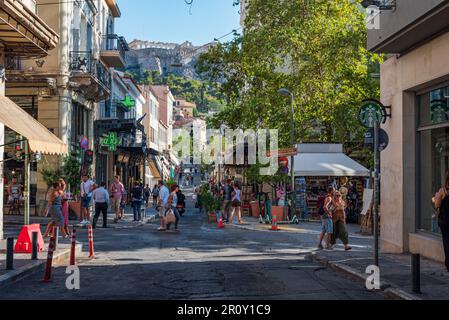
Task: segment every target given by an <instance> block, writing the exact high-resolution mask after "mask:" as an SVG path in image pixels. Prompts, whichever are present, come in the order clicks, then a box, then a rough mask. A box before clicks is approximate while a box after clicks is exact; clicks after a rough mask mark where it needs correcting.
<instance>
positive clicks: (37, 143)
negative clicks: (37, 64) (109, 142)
mask: <svg viewBox="0 0 449 320" xmlns="http://www.w3.org/2000/svg"><path fill="white" fill-rule="evenodd" d="M58 41H59V35H58V34H57V32H56V31H54V30H53V29H52V28H51V27H50V26H49V25H48V24H46V23H45V22H44V21H43V20H42V19H41V18H40V17H39V16H38V15H37V9H36V4H35V3H34V1H21V0H4V1H2V2H1V3H0V42H1V46H0V65H1V67H0V101H1V108H0V175H1V176H2V179H0V189H1V190H4V185H3V181H4V178H6V179H7V180H8V179H9V178H12V177H11V176H10V174H11V173H10V172H6V171H7V168H5V165H4V164H5V162H3V160H10V159H9V154H8V152H7V149H8V147H9V146H10V145H11V144H12V145H14V144H16V143H18V141H19V140H22V139H25V140H26V142H25V146H26V147H25V150H26V151H27V153H28V151H31V152H33V153H42V154H60V155H64V154H66V153H67V145H65V144H64V143H63V142H62V141H61V140H60V139H58V138H57V137H56V136H55V135H53V134H52V133H50V132H49V131H48V130H47V128H46V127H44V126H43V125H42V124H40V123H39V122H38V121H37V120H36V118H37V116H38V114H37V113H36V110H33V109H32V108H29V106H27V107H28V108H24V109H22V108H21V107H20V106H18V105H17V104H16V103H14V102H13V101H12V100H11V99H9V98H7V97H5V84H6V82H7V79H8V81H11V79H10V77H9V76H8V78H6V76H5V69H8V67H9V66H10V64H9V63H10V62H11V61H16V62H19V61H20V62H24V60H25V59H34V60H36V59H38V60H37V61H40V59H45V58H46V57H47V55H48V54H49V52H50V51H51V50H53V49H54V48H55V47H56V45H57V43H58ZM7 74H9V70H7ZM43 82H45V81H43ZM48 82H49V81H47V82H46V83H45V85H50V84H49V83H48ZM35 87H39V84H36V85H35ZM36 90H37V89H36ZM31 101H35V99H34V98H33V99H31ZM10 136H12V137H11V138H10ZM5 143H6V144H7V145H5ZM4 157H6V158H8V159H5V158H4ZM28 159H29V157H28ZM7 162H9V161H7ZM25 163H26V165H24V164H22V170H21V173H22V176H21V177H20V178H21V179H22V181H20V182H21V183H24V184H25V190H24V191H25V192H24V198H25V207H26V208H25V216H26V218H25V224H27V223H28V222H29V221H27V217H28V218H29V210H28V209H29V202H30V200H31V199H30V192H29V191H30V184H29V180H30V168H31V165H30V164H29V162H28V161H26V162H25ZM33 166H35V164H33ZM8 182H9V180H8ZM3 200H4V196H3V192H0V239H3V204H4V201H3Z"/></svg>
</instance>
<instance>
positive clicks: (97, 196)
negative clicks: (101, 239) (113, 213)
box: [92, 182, 109, 229]
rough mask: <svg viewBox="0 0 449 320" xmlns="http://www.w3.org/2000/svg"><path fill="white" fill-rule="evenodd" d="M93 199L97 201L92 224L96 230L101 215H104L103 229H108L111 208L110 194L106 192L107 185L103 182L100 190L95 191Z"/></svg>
mask: <svg viewBox="0 0 449 320" xmlns="http://www.w3.org/2000/svg"><path fill="white" fill-rule="evenodd" d="M93 198H94V201H95V216H94V219H93V222H92V228H94V229H95V227H96V226H97V221H98V218H99V217H100V213H103V228H105V229H106V228H107V227H108V206H109V193H108V191H107V190H106V183H104V182H102V183H101V185H100V188H98V189H95V190H94V192H93Z"/></svg>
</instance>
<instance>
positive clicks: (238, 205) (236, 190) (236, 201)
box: [230, 182, 243, 224]
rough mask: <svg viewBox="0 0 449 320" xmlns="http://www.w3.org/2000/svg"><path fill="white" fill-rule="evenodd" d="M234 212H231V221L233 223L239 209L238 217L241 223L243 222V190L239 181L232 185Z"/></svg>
mask: <svg viewBox="0 0 449 320" xmlns="http://www.w3.org/2000/svg"><path fill="white" fill-rule="evenodd" d="M232 189H233V190H232V213H231V219H230V223H231V224H232V223H233V220H234V213H235V212H236V211H237V217H238V222H239V224H242V223H243V220H242V202H241V200H240V196H241V193H242V191H241V190H240V185H239V183H238V182H236V183H234V185H232Z"/></svg>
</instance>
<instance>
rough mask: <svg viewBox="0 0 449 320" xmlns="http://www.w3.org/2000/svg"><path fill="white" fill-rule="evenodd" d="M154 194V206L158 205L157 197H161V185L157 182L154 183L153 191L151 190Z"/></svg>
mask: <svg viewBox="0 0 449 320" xmlns="http://www.w3.org/2000/svg"><path fill="white" fill-rule="evenodd" d="M151 194H152V195H153V207H155V206H157V199H158V198H159V187H158V185H157V184H155V185H154V188H153V191H151Z"/></svg>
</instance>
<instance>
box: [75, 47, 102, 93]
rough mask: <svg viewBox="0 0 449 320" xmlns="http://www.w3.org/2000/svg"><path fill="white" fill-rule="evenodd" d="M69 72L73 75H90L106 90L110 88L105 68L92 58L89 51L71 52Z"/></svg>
mask: <svg viewBox="0 0 449 320" xmlns="http://www.w3.org/2000/svg"><path fill="white" fill-rule="evenodd" d="M70 71H71V72H72V73H74V74H90V75H91V76H93V77H94V78H96V79H97V80H98V81H100V82H101V83H102V84H103V85H105V86H106V87H107V88H109V89H110V88H111V77H110V74H109V71H108V69H107V68H105V67H104V66H103V65H102V64H101V63H100V62H99V61H98V60H95V59H93V58H92V52H91V51H72V52H71V53H70Z"/></svg>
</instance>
